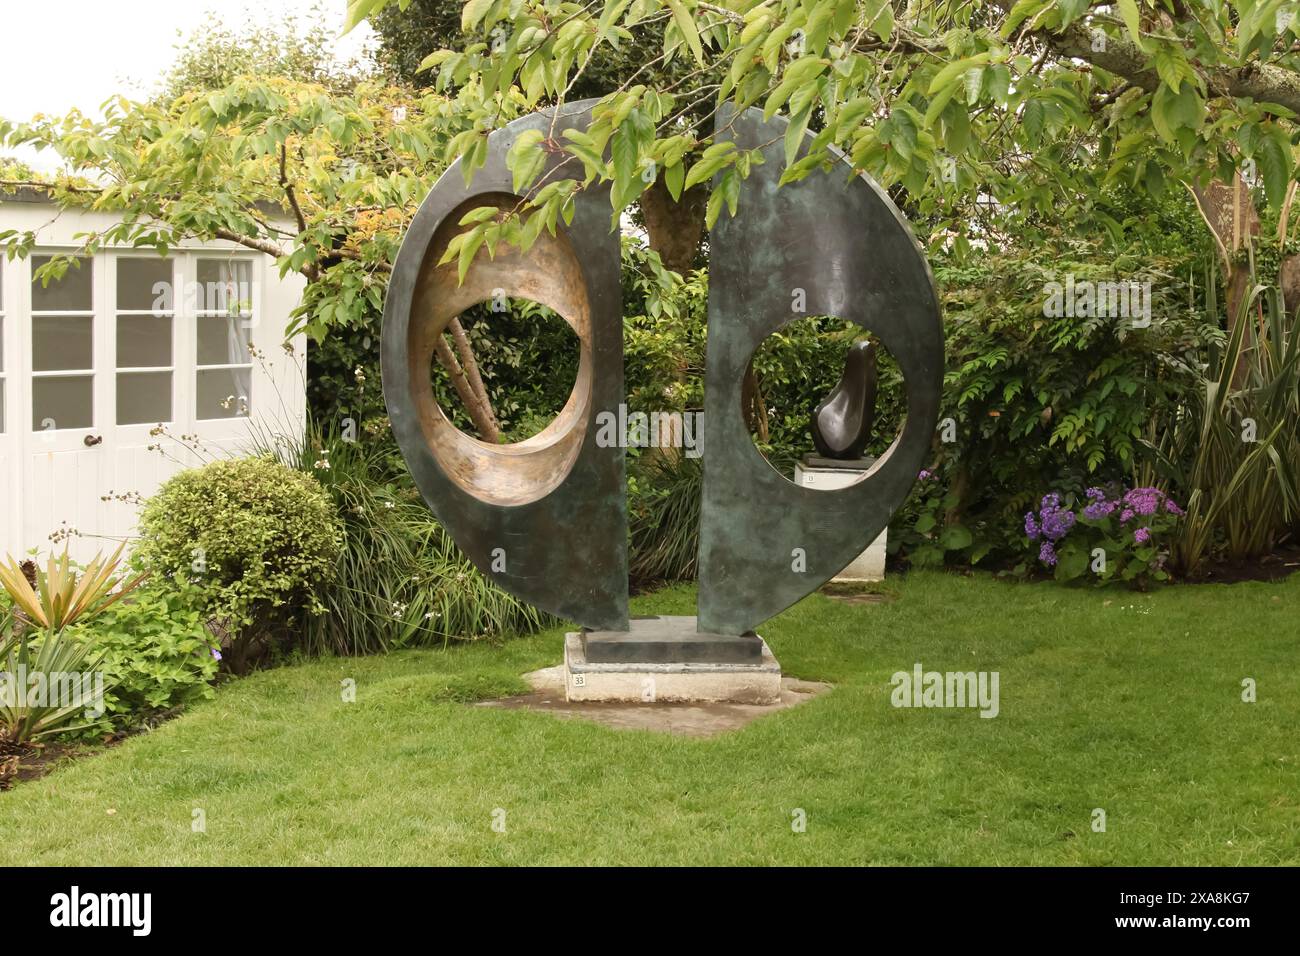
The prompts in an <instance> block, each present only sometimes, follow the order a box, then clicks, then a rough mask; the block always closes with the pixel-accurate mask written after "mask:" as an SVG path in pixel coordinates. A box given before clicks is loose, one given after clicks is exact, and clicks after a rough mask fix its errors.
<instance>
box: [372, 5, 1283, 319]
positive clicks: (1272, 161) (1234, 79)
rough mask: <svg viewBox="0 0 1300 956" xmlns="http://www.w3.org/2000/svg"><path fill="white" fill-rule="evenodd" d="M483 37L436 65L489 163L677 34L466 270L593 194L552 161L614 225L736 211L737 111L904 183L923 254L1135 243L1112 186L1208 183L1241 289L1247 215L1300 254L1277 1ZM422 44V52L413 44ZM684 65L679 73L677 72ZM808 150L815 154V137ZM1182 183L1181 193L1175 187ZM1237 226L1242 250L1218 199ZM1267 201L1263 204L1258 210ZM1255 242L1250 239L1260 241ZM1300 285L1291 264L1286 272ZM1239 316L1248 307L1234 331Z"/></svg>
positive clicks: (550, 29) (644, 8)
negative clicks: (717, 135)
mask: <svg viewBox="0 0 1300 956" xmlns="http://www.w3.org/2000/svg"><path fill="white" fill-rule="evenodd" d="M413 9H415V7H414V6H413V5H412V0H350V3H349V11H350V21H351V22H353V23H356V22H359V21H360V20H361V19H363V18H365V17H375V16H380V15H384V14H385V11H388V15H389V16H391V15H392V11H393V10H397V11H398V12H399V13H406V14H409V13H410V12H411V11H412V10H413ZM460 30H461V31H462V32H463V33H464V34H465V35H466V36H467V37H468V38H469V40H471V41H472V42H466V43H463V44H461V45H459V46H452V47H447V48H443V49H438V50H433V51H431V52H430V54H429V55H428V56H427V57H426V58H425V59H424V60H423V61H422V64H421V66H422V68H425V69H429V70H432V71H434V76H435V80H434V83H435V87H436V88H437V89H439V90H441V91H445V92H447V93H448V94H449V95H452V96H453V97H454V98H455V101H456V107H455V108H456V110H457V111H459V112H460V113H461V114H462V115H464V116H465V117H466V118H467V119H469V120H472V121H473V122H474V128H472V129H467V130H465V131H463V132H461V133H460V134H458V135H457V136H456V137H455V138H454V139H453V140H452V148H453V151H454V152H455V153H456V154H457V155H459V156H460V157H461V159H462V162H464V163H465V164H466V165H467V167H469V168H470V169H473V168H475V167H476V166H477V165H478V164H480V163H481V162H482V160H483V156H484V155H485V149H484V146H485V141H486V136H487V132H488V130H489V129H490V128H491V127H492V126H493V125H494V124H493V122H492V118H495V119H501V118H508V117H509V115H513V114H514V113H516V112H519V111H528V110H531V109H534V108H537V107H538V106H540V105H545V104H553V103H556V102H559V101H562V100H565V99H568V98H570V96H571V94H572V92H573V91H574V90H575V89H577V88H578V87H579V84H580V83H581V82H582V81H583V78H584V76H585V75H586V74H587V72H588V71H589V70H591V69H593V66H594V65H595V64H598V63H601V62H603V57H604V56H605V55H606V51H610V50H612V51H619V50H624V49H630V48H632V46H633V45H635V44H637V43H638V42H642V41H643V40H644V38H645V37H647V36H651V37H655V38H658V37H662V42H661V43H659V44H658V46H657V48H656V50H655V56H654V58H653V59H651V60H649V61H647V62H646V63H645V64H644V66H643V67H642V68H641V69H639V70H637V71H636V72H634V73H633V74H632V75H631V76H628V77H627V78H626V79H625V80H624V81H623V82H621V83H620V84H619V85H618V86H617V87H616V88H615V89H613V90H611V91H609V92H608V93H606V94H605V95H604V96H603V98H602V101H601V103H600V105H599V106H598V107H597V108H596V110H595V111H594V117H595V118H594V122H593V124H592V126H591V128H590V129H589V130H587V131H586V132H585V133H582V134H576V135H575V134H572V133H570V134H567V135H566V137H565V138H562V139H554V140H551V139H546V138H538V139H537V140H536V141H534V142H530V143H527V144H525V145H524V146H523V147H520V148H518V149H516V150H515V151H514V152H513V155H512V159H513V162H514V168H515V169H516V171H518V172H520V173H521V179H522V183H521V187H520V188H521V190H522V191H523V193H524V195H525V196H526V197H527V198H528V200H529V201H528V203H527V204H526V205H525V207H524V209H523V210H522V214H521V215H509V216H506V217H504V218H502V217H498V218H494V219H488V220H484V221H481V222H479V223H477V224H476V225H474V226H473V227H472V228H470V229H469V230H468V231H467V233H466V235H465V237H464V238H463V239H462V240H460V241H458V242H457V241H454V242H453V244H452V246H451V248H450V249H449V250H448V255H449V257H454V256H457V255H459V254H460V253H461V252H462V250H471V251H472V250H473V249H475V248H478V247H480V246H481V245H482V244H483V243H484V241H485V240H486V241H488V242H496V241H504V242H511V243H515V244H517V245H520V246H524V247H526V246H527V245H528V243H529V235H530V233H531V234H533V235H535V233H536V227H535V226H534V227H533V228H532V230H529V229H528V228H527V220H528V218H529V217H530V216H532V215H540V216H545V217H547V219H549V221H551V222H554V221H555V219H556V213H557V209H560V210H562V209H563V208H564V207H567V206H568V205H569V204H570V203H571V202H572V200H573V189H574V188H582V185H580V184H576V185H570V184H567V183H566V184H556V183H549V184H548V183H543V182H539V181H537V176H536V173H533V174H532V175H529V171H530V170H535V169H538V168H540V166H541V164H540V163H539V162H538V157H539V156H540V155H541V154H542V151H544V150H545V151H552V152H555V151H561V152H564V153H567V154H568V155H569V156H570V157H571V158H572V161H573V162H575V163H578V164H581V167H582V169H583V170H584V172H585V176H586V180H587V182H588V183H591V182H601V183H604V182H609V183H612V188H611V199H612V204H613V210H612V211H613V213H614V215H615V217H617V215H618V214H619V213H620V212H621V211H622V210H623V209H625V208H627V206H628V205H630V204H631V203H633V202H634V201H637V200H639V199H641V198H642V197H643V195H645V194H646V193H647V191H648V190H649V188H650V184H651V183H653V184H654V185H655V188H660V187H661V186H662V188H663V189H664V190H665V191H666V192H667V193H668V194H669V196H670V197H671V198H672V199H674V200H678V201H680V200H681V198H682V197H683V195H684V194H686V193H688V191H689V190H690V189H692V188H693V187H696V186H699V185H702V184H705V183H707V182H709V181H712V182H713V184H714V185H713V188H712V191H711V194H710V196H709V199H708V203H707V207H706V222H707V223H708V224H709V225H711V224H712V222H713V221H714V220H715V219H716V218H717V216H718V215H719V214H720V213H721V211H722V209H723V207H724V206H726V207H728V208H730V209H732V210H734V208H735V205H736V202H737V199H738V187H739V183H740V179H741V178H743V177H744V176H745V175H746V173H747V170H748V168H749V167H750V165H752V164H753V163H754V162H757V161H759V157H758V156H757V155H756V154H757V151H750V152H747V151H744V150H739V149H736V148H735V147H734V146H733V145H732V144H729V143H726V142H714V141H713V137H712V131H711V130H710V129H708V128H707V124H706V123H705V122H696V123H692V124H689V125H687V126H685V127H684V126H683V125H682V124H681V123H680V122H679V119H680V118H681V117H682V116H683V114H684V113H690V114H691V115H692V116H696V115H698V114H697V113H696V112H694V111H695V110H696V109H697V108H698V106H699V105H700V104H701V103H703V104H705V105H706V112H705V115H704V117H703V119H707V118H708V117H710V116H713V115H715V114H716V112H717V110H718V109H720V108H721V107H722V106H723V105H724V104H730V105H732V106H734V107H737V108H747V107H750V106H758V107H760V108H761V109H762V110H763V111H764V113H765V114H766V115H768V116H771V115H773V114H776V113H778V112H779V113H782V114H783V115H785V116H787V117H788V118H789V132H788V134H787V135H786V137H785V150H786V158H787V163H788V164H789V166H788V169H787V170H786V172H785V174H784V181H787V182H788V181H795V180H798V179H800V178H802V177H804V176H806V175H808V174H809V173H810V172H811V171H812V170H813V169H816V168H819V167H823V166H827V165H828V164H829V163H830V162H831V160H832V155H833V154H832V150H833V149H838V150H842V151H843V152H844V153H845V154H846V155H847V156H848V157H849V160H850V162H851V163H852V164H853V166H854V167H855V168H856V169H860V170H864V171H866V172H868V173H870V174H871V175H872V176H873V177H874V178H876V179H877V180H878V181H879V182H881V183H882V184H883V185H884V186H886V187H887V188H889V189H890V191H891V193H892V194H893V195H894V196H895V198H896V199H897V200H899V201H900V202H901V203H903V204H904V205H905V206H906V208H907V209H908V211H909V213H910V214H911V215H912V217H913V219H914V221H917V222H918V223H919V224H920V225H921V226H922V227H923V229H924V232H925V233H926V236H927V239H928V241H931V242H935V243H950V242H951V243H953V244H954V246H955V247H956V250H957V252H958V253H959V254H961V253H963V252H966V251H969V249H970V248H971V240H972V239H974V238H979V239H981V240H983V241H989V240H994V241H996V240H997V239H998V238H999V237H1005V236H1007V235H1009V234H1012V233H1013V232H1014V234H1016V235H1017V236H1019V237H1021V238H1022V239H1024V240H1025V241H1029V242H1032V241H1033V237H1034V235H1035V233H1036V232H1037V231H1041V230H1043V229H1046V228H1051V227H1052V225H1053V224H1055V223H1059V222H1061V221H1062V220H1065V221H1069V222H1071V223H1073V224H1074V225H1075V227H1076V228H1078V229H1080V230H1089V229H1091V230H1096V231H1099V232H1108V233H1110V234H1112V235H1114V236H1116V237H1121V236H1122V234H1123V232H1124V231H1125V229H1126V228H1128V227H1127V226H1126V224H1125V223H1124V222H1122V221H1120V220H1119V219H1117V218H1116V217H1115V216H1114V215H1113V214H1112V211H1111V209H1109V208H1108V205H1107V202H1106V200H1105V189H1106V187H1108V186H1113V185H1122V186H1123V187H1125V188H1127V189H1131V190H1137V191H1141V192H1145V193H1147V194H1150V195H1153V196H1159V195H1161V194H1162V193H1163V192H1164V191H1165V190H1166V189H1168V188H1170V187H1171V186H1173V187H1174V188H1184V187H1185V188H1189V189H1191V190H1192V191H1193V192H1194V193H1195V194H1196V195H1197V198H1198V201H1199V202H1200V205H1201V208H1202V211H1203V214H1204V215H1205V216H1206V219H1207V222H1208V223H1209V224H1210V226H1211V228H1212V229H1213V230H1214V232H1215V235H1216V237H1217V238H1218V239H1219V240H1220V245H1221V246H1222V247H1223V249H1224V253H1225V255H1224V266H1225V270H1226V272H1227V275H1228V278H1229V282H1230V285H1231V284H1232V283H1233V282H1236V283H1238V288H1237V289H1236V290H1235V291H1234V292H1230V296H1229V298H1230V300H1231V299H1232V296H1233V295H1234V294H1235V295H1236V297H1237V299H1238V300H1239V299H1240V294H1241V290H1240V288H1239V283H1240V281H1241V280H1240V276H1241V274H1242V273H1241V271H1240V270H1239V269H1238V268H1237V261H1238V259H1239V257H1240V256H1241V255H1242V254H1243V250H1245V253H1246V254H1248V252H1249V248H1248V247H1249V240H1248V237H1249V230H1245V231H1244V232H1243V230H1242V229H1241V228H1240V224H1241V222H1242V221H1243V220H1248V219H1249V218H1250V215H1251V214H1252V213H1253V214H1254V215H1256V216H1258V215H1259V211H1260V209H1261V208H1262V209H1263V210H1265V211H1266V212H1267V214H1268V215H1269V216H1270V217H1272V218H1273V219H1274V220H1276V221H1277V222H1278V235H1279V239H1280V241H1281V242H1283V243H1284V240H1285V238H1286V236H1287V235H1288V228H1289V214H1290V208H1291V199H1292V198H1293V197H1294V194H1295V186H1296V182H1295V173H1296V169H1295V166H1296V157H1295V150H1294V145H1295V143H1296V141H1297V139H1298V138H1300V134H1298V130H1297V125H1296V119H1297V115H1300V74H1298V73H1297V67H1300V43H1298V42H1297V40H1298V38H1300V22H1298V20H1297V17H1296V16H1295V9H1294V4H1290V3H1284V2H1282V0H1209V2H1205V3H1188V2H1185V0H1116V2H1113V3H1104V4H1094V3H1090V2H1089V0H970V2H964V3H960V4H953V3H950V2H947V0H911V2H906V3H905V2H901V0H822V2H816V0H717V2H706V0H602V2H591V3H586V4H579V3H574V2H562V0H469V2H467V3H465V4H463V6H462V11H461V21H460ZM417 35H418V34H417ZM673 64H685V69H686V72H685V73H684V74H681V78H680V79H677V80H673V81H666V80H665V74H664V73H663V70H664V69H665V68H667V67H670V66H672V65H673ZM809 132H810V133H811V134H812V136H811V141H810V142H809V143H808V145H807V149H806V152H804V153H802V154H801V153H800V149H801V146H802V145H803V143H804V137H805V133H809ZM1180 184H1181V185H1180ZM1225 195H1226V196H1228V197H1229V198H1230V199H1231V208H1233V209H1235V210H1236V213H1234V215H1233V216H1230V217H1228V218H1229V219H1232V221H1234V222H1236V223H1237V228H1236V230H1235V232H1234V235H1235V236H1236V237H1237V238H1238V239H1239V240H1241V241H1240V242H1239V243H1238V244H1236V245H1232V244H1229V243H1227V242H1224V241H1223V229H1224V224H1225V217H1224V215H1223V213H1222V208H1223V199H1222V197H1223V196H1225ZM1245 197H1248V198H1249V200H1250V202H1249V206H1250V207H1251V208H1250V209H1249V210H1247V209H1246V208H1245V206H1246V205H1247V204H1246V203H1245V201H1244V199H1245ZM1243 237H1246V238H1243ZM1297 268H1300V260H1297V259H1295V258H1294V257H1292V259H1291V260H1290V261H1289V262H1288V263H1287V264H1285V265H1284V274H1286V271H1287V269H1292V270H1295V269H1297ZM1229 314H1230V315H1231V314H1232V313H1231V312H1230V313H1229Z"/></svg>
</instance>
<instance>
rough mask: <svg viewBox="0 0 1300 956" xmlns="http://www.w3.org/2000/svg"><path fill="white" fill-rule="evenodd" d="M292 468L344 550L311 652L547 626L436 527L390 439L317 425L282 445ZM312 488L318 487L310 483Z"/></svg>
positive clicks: (316, 621)
mask: <svg viewBox="0 0 1300 956" xmlns="http://www.w3.org/2000/svg"><path fill="white" fill-rule="evenodd" d="M280 447H281V450H282V451H283V452H284V453H285V454H286V456H287V457H288V458H289V460H290V461H291V462H292V463H293V464H294V466H295V467H297V468H299V469H301V470H302V471H303V472H305V473H308V474H311V475H316V476H318V477H319V482H320V485H321V486H322V487H323V488H324V491H325V494H326V495H327V496H328V497H329V499H330V500H331V502H332V505H331V507H332V508H333V509H334V510H335V511H336V513H337V514H338V518H339V522H340V526H341V529H342V536H341V541H342V546H341V547H340V548H339V549H338V550H337V552H336V553H335V557H334V567H333V574H332V575H331V576H330V578H329V580H328V582H327V583H326V584H325V586H324V587H323V588H322V589H321V591H320V593H319V595H318V599H319V600H320V602H321V604H322V605H323V606H324V607H325V609H326V612H327V613H325V614H321V615H314V616H309V617H307V618H306V619H305V620H304V621H303V634H302V643H303V647H304V649H306V650H307V651H309V652H312V653H336V654H365V653H370V652H374V651H385V650H389V649H392V648H396V647H410V646H419V645H429V644H445V643H446V642H448V641H451V640H463V639H472V638H476V637H484V636H491V635H501V634H509V633H527V632H529V631H534V630H537V629H538V628H540V627H542V626H544V625H547V624H549V623H550V622H551V618H550V617H549V616H547V615H545V614H543V613H542V612H540V611H538V610H536V609H535V608H533V607H531V606H529V605H527V604H525V603H524V602H522V601H520V600H519V599H518V598H516V597H514V596H513V595H511V594H509V593H507V592H506V591H503V590H502V589H501V588H499V587H497V586H496V585H494V584H493V583H492V582H491V581H489V580H488V579H487V578H486V577H484V576H483V574H482V573H481V572H480V571H479V570H478V568H476V567H475V566H474V565H473V563H471V562H470V561H469V560H468V559H467V558H466V557H465V556H464V555H463V554H461V553H460V550H459V549H458V548H457V547H456V545H455V543H454V542H453V541H452V539H451V536H450V535H448V534H447V533H446V531H445V530H444V529H443V528H442V526H441V525H440V524H439V523H438V521H437V519H436V518H435V517H434V515H433V513H432V512H431V511H430V510H429V508H428V506H427V505H426V504H425V503H424V501H423V499H422V498H421V497H420V494H419V492H418V491H417V490H416V488H415V487H414V485H413V484H412V483H411V479H410V477H409V475H408V474H407V472H406V469H405V466H404V465H403V464H402V463H401V460H400V458H397V459H394V457H393V455H394V450H393V448H392V443H391V440H389V438H388V436H387V435H382V436H380V435H372V434H369V433H367V432H362V434H361V435H360V436H359V440H357V441H343V440H342V439H341V438H340V437H338V436H337V435H335V434H333V433H323V432H322V431H321V430H320V429H319V428H317V427H315V426H312V427H310V428H309V429H308V435H307V439H306V441H305V442H304V441H302V440H299V441H297V442H287V443H286V442H281V443H280ZM308 480H314V479H308Z"/></svg>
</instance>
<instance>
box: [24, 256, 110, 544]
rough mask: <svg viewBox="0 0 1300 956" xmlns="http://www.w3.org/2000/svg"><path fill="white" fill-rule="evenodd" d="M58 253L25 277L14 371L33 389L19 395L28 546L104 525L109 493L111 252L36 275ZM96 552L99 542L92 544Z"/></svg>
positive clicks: (35, 260) (29, 267) (32, 265)
mask: <svg viewBox="0 0 1300 956" xmlns="http://www.w3.org/2000/svg"><path fill="white" fill-rule="evenodd" d="M50 259H51V256H50V254H48V253H43V254H37V255H35V256H33V257H32V258H30V259H28V260H27V261H26V262H24V263H22V267H21V268H19V269H18V270H17V271H18V275H19V278H20V280H22V287H23V289H24V290H25V292H26V293H27V294H26V296H25V297H24V299H25V301H24V302H22V303H21V304H20V308H19V315H20V316H24V317H25V318H26V319H27V321H26V322H20V329H21V327H22V326H25V327H26V328H25V330H24V331H25V333H26V334H23V335H22V336H21V339H22V341H21V342H20V354H19V356H18V359H19V362H18V365H19V367H18V368H16V369H14V374H15V377H17V376H21V377H23V378H24V379H26V382H27V385H28V387H27V388H26V389H24V390H23V394H21V395H19V396H18V398H19V400H20V402H19V405H20V407H19V409H18V412H19V418H20V425H21V428H22V431H23V433H24V434H25V441H24V449H23V456H22V469H21V474H22V477H21V481H22V490H23V502H22V503H23V535H22V538H23V546H24V548H33V547H36V548H40V549H41V550H42V551H45V550H48V549H49V548H50V547H51V545H53V546H61V545H62V544H63V542H65V541H67V542H68V543H69V544H70V545H72V546H73V553H74V555H75V556H77V557H87V556H88V555H87V554H85V553H84V552H85V549H84V548H82V547H81V546H80V544H79V542H77V541H76V539H77V538H78V536H79V535H81V534H85V533H92V534H93V533H95V530H96V526H97V525H98V523H99V522H98V519H99V514H100V510H101V508H100V504H101V502H100V501H99V497H100V495H102V494H103V493H104V492H105V490H106V485H105V482H104V479H105V471H106V462H105V454H104V452H105V448H104V436H105V426H106V425H108V424H109V421H110V414H109V413H110V411H111V409H110V406H109V402H110V400H111V382H110V379H109V376H108V375H107V374H106V369H105V364H104V351H105V335H106V332H107V330H106V323H105V322H104V321H103V317H102V315H101V314H100V313H101V310H102V303H103V299H104V295H105V288H104V286H105V282H104V280H105V274H104V268H103V265H104V263H103V262H102V260H94V259H89V258H83V259H79V260H77V261H76V264H75V265H74V266H71V267H69V268H68V269H67V271H66V272H65V273H64V274H63V276H62V277H61V278H58V279H51V280H50V281H48V282H46V281H42V280H36V281H32V278H31V276H32V274H33V273H34V272H35V271H36V270H37V269H39V268H40V267H41V266H43V265H45V264H47V263H48V262H49V261H50ZM89 550H90V553H91V554H93V553H94V551H95V550H97V549H95V548H93V547H91V548H90V549H89Z"/></svg>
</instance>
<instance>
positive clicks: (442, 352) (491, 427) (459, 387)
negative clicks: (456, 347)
mask: <svg viewBox="0 0 1300 956" xmlns="http://www.w3.org/2000/svg"><path fill="white" fill-rule="evenodd" d="M434 351H435V354H437V356H438V362H439V364H441V365H442V367H443V368H445V369H446V370H447V374H448V375H450V376H451V384H452V386H453V387H454V388H455V389H456V394H457V395H459V396H460V400H461V402H462V403H463V404H464V405H465V410H466V411H467V412H469V417H470V421H472V422H473V423H474V428H475V429H476V430H477V431H478V433H479V437H480V438H482V439H483V440H484V441H486V442H492V443H493V444H495V443H497V442H499V441H500V440H501V432H500V431H499V430H498V428H497V423H496V419H495V418H493V416H492V409H491V408H489V407H488V406H487V405H486V404H485V403H484V402H483V401H481V400H480V399H479V397H478V395H476V394H475V392H474V388H473V386H472V385H470V382H469V379H468V377H466V375H465V370H464V369H462V368H461V365H460V362H458V361H456V356H455V355H454V354H453V353H452V351H451V346H449V345H448V344H447V337H446V336H445V335H439V336H438V340H437V342H436V343H435V345H434Z"/></svg>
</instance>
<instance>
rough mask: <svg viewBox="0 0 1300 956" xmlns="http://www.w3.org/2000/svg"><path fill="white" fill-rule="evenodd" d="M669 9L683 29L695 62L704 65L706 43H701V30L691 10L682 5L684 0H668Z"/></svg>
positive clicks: (682, 32)
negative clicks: (697, 26)
mask: <svg viewBox="0 0 1300 956" xmlns="http://www.w3.org/2000/svg"><path fill="white" fill-rule="evenodd" d="M668 9H670V10H672V12H673V22H674V23H676V24H677V29H678V30H680V31H681V34H682V37H683V38H684V39H685V40H686V45H687V46H688V47H690V48H691V53H692V55H694V57H695V62H696V63H698V64H699V65H700V66H703V65H704V45H703V44H702V43H700V31H699V30H697V29H696V27H695V19H694V18H693V17H692V16H691V13H690V11H689V10H687V9H686V7H685V6H683V5H682V0H668Z"/></svg>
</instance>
